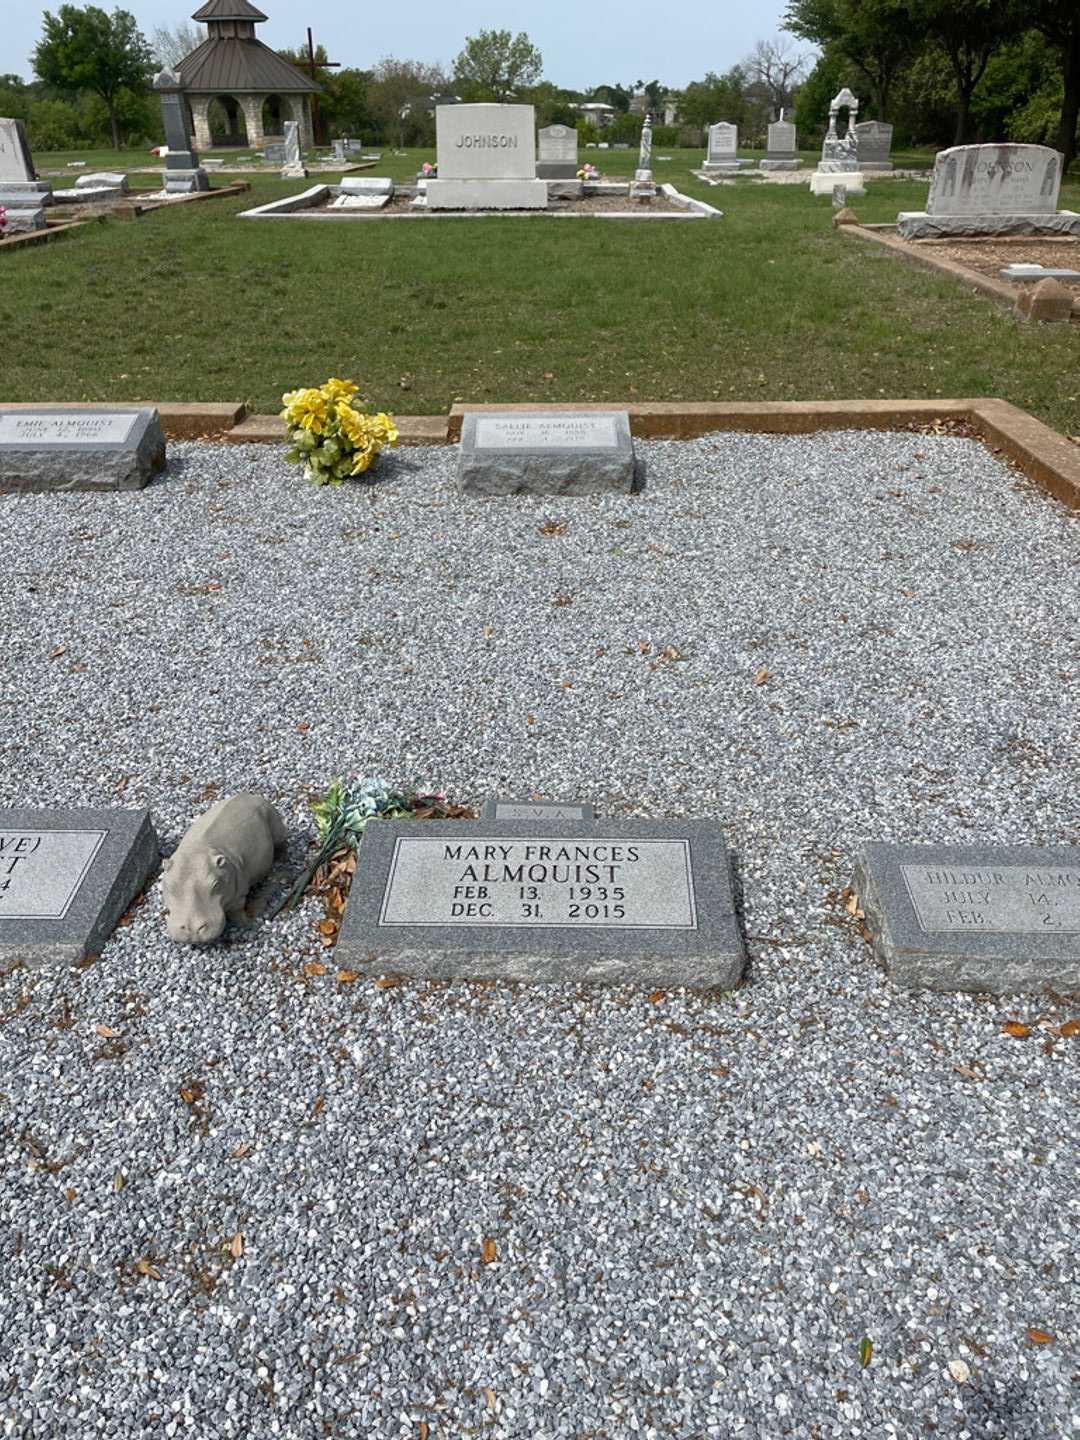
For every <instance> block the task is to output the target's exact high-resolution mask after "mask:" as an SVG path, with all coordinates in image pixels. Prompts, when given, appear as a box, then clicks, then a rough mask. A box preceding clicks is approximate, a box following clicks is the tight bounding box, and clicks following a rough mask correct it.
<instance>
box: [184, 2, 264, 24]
mask: <svg viewBox="0 0 1080 1440" xmlns="http://www.w3.org/2000/svg"><path fill="white" fill-rule="evenodd" d="M191 18H192V20H254V21H255V22H256V24H257V23H258V22H259V21H260V20H265V19H266V18H267V17H266V16H265V15H264V14H263V13H262V11H261V10H256V9H255V6H254V5H249V4H248V0H206V4H205V5H204V6H203V7H202V8H201V9H200V10H196V11H195V14H194V15H192V17H191Z"/></svg>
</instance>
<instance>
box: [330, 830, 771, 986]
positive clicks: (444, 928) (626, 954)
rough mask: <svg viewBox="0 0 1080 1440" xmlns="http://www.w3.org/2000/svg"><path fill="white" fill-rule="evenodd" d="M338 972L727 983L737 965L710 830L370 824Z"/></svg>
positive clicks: (724, 871) (715, 839) (725, 875)
mask: <svg viewBox="0 0 1080 1440" xmlns="http://www.w3.org/2000/svg"><path fill="white" fill-rule="evenodd" d="M336 953H337V959H338V961H339V963H341V964H344V965H347V966H348V967H350V968H354V969H357V970H360V971H361V972H363V973H368V974H378V973H381V972H383V971H386V970H393V971H397V972H399V973H402V974H408V975H416V976H423V977H428V978H451V977H461V978H473V979H484V978H495V979H504V980H522V981H527V982H530V983H540V982H559V983H563V984H577V983H579V982H583V981H587V982H591V983H620V984H639V985H658V984H659V985H692V986H698V987H702V986H706V987H711V986H723V987H725V988H727V987H730V986H732V985H734V984H735V982H736V981H737V980H738V978H739V976H740V975H741V973H742V968H743V944H742V937H741V934H740V931H739V926H738V921H737V918H736V915H735V903H734V896H733V890H732V880H731V862H730V859H729V856H728V852H727V849H726V847H725V845H724V841H723V836H722V833H721V829H720V826H719V825H718V824H717V823H716V822H715V821H711V820H682V821H673V822H663V823H660V822H656V823H650V822H644V821H625V820H622V821H601V822H598V823H596V824H582V823H575V822H571V821H561V822H560V821H544V822H543V823H542V824H540V825H533V824H530V823H529V822H527V821H505V820H503V821H481V822H479V823H477V822H468V823H463V822H461V821H453V820H449V821H447V820H431V821H425V822H424V823H423V824H418V825H399V824H397V823H394V822H382V823H378V824H373V825H369V826H368V828H367V830H366V831H365V833H364V838H363V841H362V842H361V846H360V857H359V863H358V865H357V868H356V875H355V877H354V879H353V885H352V891H351V893H350V895H349V900H348V904H347V905H346V908H345V919H344V922H343V924H342V927H341V938H340V939H339V941H338V946H337V952H336Z"/></svg>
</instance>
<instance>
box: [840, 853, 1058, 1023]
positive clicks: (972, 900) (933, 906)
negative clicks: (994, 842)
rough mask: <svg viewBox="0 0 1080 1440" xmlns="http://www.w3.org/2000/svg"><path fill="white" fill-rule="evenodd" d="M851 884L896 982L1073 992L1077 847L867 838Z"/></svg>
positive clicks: (999, 991)
mask: <svg viewBox="0 0 1080 1440" xmlns="http://www.w3.org/2000/svg"><path fill="white" fill-rule="evenodd" d="M852 889H853V890H854V892H855V894H856V895H857V896H858V897H859V903H860V905H861V907H862V909H863V911H864V913H865V915H866V924H867V926H868V928H869V930H870V932H871V935H872V937H873V946H874V951H875V954H876V955H877V957H878V958H879V959H880V960H881V961H882V962H883V963H884V965H885V967H886V969H887V970H888V972H889V974H890V975H891V976H892V977H893V978H894V979H895V980H897V981H898V982H899V983H900V984H901V985H906V986H910V987H912V988H926V989H930V990H963V991H977V992H988V993H990V994H993V995H1022V994H1038V993H1041V992H1042V991H1044V990H1046V989H1048V988H1049V989H1050V990H1053V991H1055V992H1059V993H1060V992H1066V993H1068V992H1072V991H1080V846H1062V847H1060V848H1056V849H1045V848H1036V847H1029V846H975V845H971V846H968V845H965V846H958V845H893V844H883V843H870V844H867V845H865V846H864V847H863V849H862V852H861V853H860V855H859V857H858V861H857V865H856V869H855V876H854V879H853V880H852Z"/></svg>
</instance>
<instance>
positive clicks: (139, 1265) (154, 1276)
mask: <svg viewBox="0 0 1080 1440" xmlns="http://www.w3.org/2000/svg"><path fill="white" fill-rule="evenodd" d="M135 1269H136V1270H137V1271H138V1272H139V1274H140V1275H147V1276H149V1277H150V1279H151V1280H160V1279H161V1271H160V1270H159V1269H158V1268H157V1266H156V1265H155V1264H154V1263H153V1261H152V1260H145V1259H143V1260H138V1261H136V1262H135Z"/></svg>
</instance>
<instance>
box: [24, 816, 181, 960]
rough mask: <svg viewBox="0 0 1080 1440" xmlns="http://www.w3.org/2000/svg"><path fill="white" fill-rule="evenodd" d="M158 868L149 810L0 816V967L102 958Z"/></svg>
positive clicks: (155, 843) (156, 846) (155, 840)
mask: <svg viewBox="0 0 1080 1440" xmlns="http://www.w3.org/2000/svg"><path fill="white" fill-rule="evenodd" d="M157 866H158V840H157V835H156V834H155V833H154V827H153V825H152V824H151V823H150V812H149V810H0V965H4V964H5V963H8V962H13V961H18V960H21V961H23V962H24V963H25V964H27V965H29V966H31V967H32V968H36V967H38V966H42V965H49V964H64V963H68V964H71V963H73V962H75V961H77V960H81V959H82V958H83V956H84V955H86V954H87V953H88V952H89V953H92V952H95V951H97V950H100V949H101V947H102V945H103V944H104V943H105V941H106V940H107V939H108V938H109V936H110V935H111V934H112V931H113V928H114V927H115V925H116V922H117V920H119V918H120V916H121V915H122V914H123V913H124V911H125V910H126V909H127V907H128V906H129V905H130V904H131V901H132V900H133V899H134V898H135V896H136V895H137V894H138V893H139V891H140V890H141V889H142V888H143V886H144V885H145V884H146V882H147V880H148V879H150V877H151V876H152V875H153V874H154V873H155V871H156V870H157Z"/></svg>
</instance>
